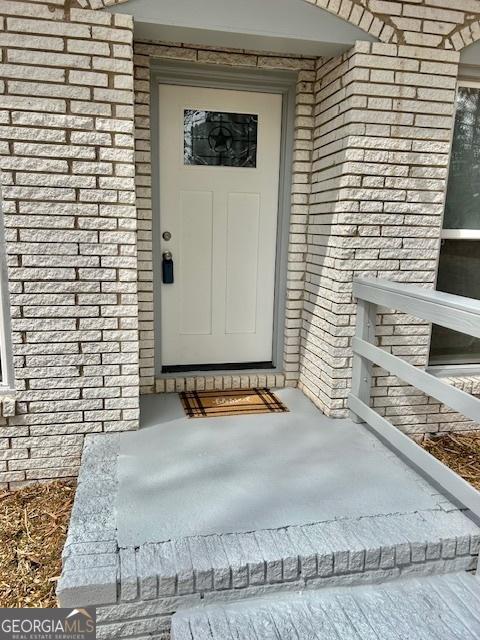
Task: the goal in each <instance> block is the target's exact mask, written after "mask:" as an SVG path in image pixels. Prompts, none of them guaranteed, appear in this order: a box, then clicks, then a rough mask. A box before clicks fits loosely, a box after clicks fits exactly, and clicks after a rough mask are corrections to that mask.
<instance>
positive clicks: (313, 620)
mask: <svg viewBox="0 0 480 640" xmlns="http://www.w3.org/2000/svg"><path fill="white" fill-rule="evenodd" d="M171 638H172V640H339V638H341V639H342V640H478V638H480V577H478V576H477V577H476V576H474V575H472V574H467V573H458V574H448V575H443V576H433V577H423V578H409V579H402V580H395V581H393V582H389V583H384V584H381V585H368V586H356V587H347V588H334V589H321V590H318V591H311V592H303V593H295V594H289V595H282V596H277V597H270V598H256V599H253V600H245V601H243V602H235V603H229V604H228V603H227V604H221V605H219V604H214V605H207V606H205V607H197V608H195V609H189V610H185V611H181V612H177V613H176V614H175V615H174V616H173V619H172V630H171Z"/></svg>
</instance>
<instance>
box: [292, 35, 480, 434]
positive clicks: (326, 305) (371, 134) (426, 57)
mask: <svg viewBox="0 0 480 640" xmlns="http://www.w3.org/2000/svg"><path fill="white" fill-rule="evenodd" d="M458 61H459V54H458V53H457V52H455V51H447V50H443V51H440V50H433V49H428V48H418V47H410V46H407V45H391V44H383V43H378V44H367V43H358V44H357V45H356V46H355V47H354V48H353V49H352V50H351V51H349V52H348V53H346V54H345V55H343V56H341V57H339V58H336V59H334V60H330V61H328V62H327V63H325V64H321V63H320V64H319V65H318V69H317V84H316V111H315V127H316V128H315V134H314V155H313V176H312V193H311V200H310V218H309V226H308V254H307V271H306V284H305V303H304V316H303V319H304V321H303V329H302V361H301V376H300V386H301V387H302V388H303V389H304V391H305V392H306V393H307V395H309V396H310V397H311V398H312V399H313V400H314V401H315V402H316V403H317V404H318V405H319V406H320V407H321V409H322V410H323V411H325V412H326V413H327V414H329V415H333V416H342V415H345V408H346V398H347V394H348V389H349V386H350V377H351V369H350V367H351V360H350V350H349V345H350V339H351V336H352V335H353V332H354V321H355V305H354V303H353V301H352V298H351V283H352V279H353V277H355V276H362V275H365V276H374V277H383V278H386V279H391V280H396V281H400V282H409V283H414V284H420V285H424V286H428V287H432V286H434V284H435V278H436V269H437V258H438V251H439V246H440V231H441V227H442V216H443V208H444V197H445V190H446V181H447V177H448V157H449V151H450V140H451V134H452V126H453V111H454V101H455V85H456V77H457V73H458ZM377 335H378V340H379V344H380V346H382V347H384V348H385V349H387V350H388V351H390V352H391V353H393V354H394V355H398V356H401V357H403V358H405V359H406V360H408V361H409V362H411V363H412V364H415V365H419V366H425V365H426V364H427V363H428V352H429V341H430V327H429V325H428V324H426V323H423V322H421V321H420V320H418V319H417V318H413V317H408V316H405V315H401V314H394V313H392V312H385V313H382V314H381V315H380V316H379V320H378V327H377ZM376 373H377V377H376V380H375V388H374V390H373V396H374V402H373V404H374V406H375V407H376V408H377V409H378V411H379V412H380V413H382V414H384V415H386V416H388V418H389V419H390V420H391V421H392V422H393V423H394V424H396V425H398V426H400V427H401V428H402V429H404V430H406V431H409V432H412V433H416V432H424V431H438V430H447V429H450V428H451V427H452V426H454V427H455V428H457V429H468V428H472V424H471V423H469V422H468V421H465V420H464V419H461V418H460V417H459V416H456V415H455V414H450V413H449V412H448V410H446V409H445V408H444V407H441V406H440V404H439V403H438V402H436V401H433V400H432V399H430V398H426V397H425V396H424V395H423V394H421V393H420V392H418V391H417V390H415V389H412V388H410V387H408V386H406V385H405V384H403V383H401V382H400V381H398V380H397V379H395V378H393V377H392V376H388V375H387V374H386V372H384V371H380V370H378V371H377V372H376ZM452 382H454V383H455V384H456V385H457V386H459V385H460V386H462V385H463V386H464V385H465V384H466V385H467V386H468V381H464V382H462V381H461V380H456V381H452ZM465 388H466V387H465ZM469 389H470V390H471V391H473V392H475V390H476V391H477V392H478V387H475V384H474V382H472V381H470V385H469Z"/></svg>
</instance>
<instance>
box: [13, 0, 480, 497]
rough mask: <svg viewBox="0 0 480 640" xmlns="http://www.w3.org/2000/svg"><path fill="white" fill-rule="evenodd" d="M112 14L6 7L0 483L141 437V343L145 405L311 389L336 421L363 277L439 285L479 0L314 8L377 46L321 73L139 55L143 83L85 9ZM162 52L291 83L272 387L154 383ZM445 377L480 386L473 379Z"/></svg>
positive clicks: (243, 57)
mask: <svg viewBox="0 0 480 640" xmlns="http://www.w3.org/2000/svg"><path fill="white" fill-rule="evenodd" d="M117 2H121V0H76V2H73V3H66V2H64V1H63V0H55V1H54V2H43V1H42V0H40V1H38V0H36V1H35V2H23V1H22V0H0V8H1V12H0V13H1V16H0V27H1V28H0V54H1V60H0V63H1V66H2V68H1V71H2V72H1V74H0V77H1V80H0V104H1V111H0V154H1V162H0V168H1V171H2V184H3V198H4V213H5V227H6V236H7V251H8V260H9V280H10V282H9V287H10V302H11V309H12V328H13V343H14V359H15V362H14V365H15V376H16V395H15V397H13V396H12V397H9V398H8V399H7V400H5V401H4V402H3V404H2V410H1V411H0V458H1V460H2V464H1V468H0V486H2V487H3V486H6V485H7V484H9V483H11V485H12V486H17V485H18V484H21V483H23V482H25V481H31V480H36V479H46V478H55V477H68V476H74V475H76V473H77V469H78V464H79V455H80V451H81V447H82V443H83V436H84V434H85V433H88V432H96V431H116V430H122V429H133V428H136V427H137V426H138V393H139V364H138V356H139V338H140V376H141V388H142V391H143V392H152V391H154V390H156V391H163V390H166V391H171V390H181V389H183V388H192V387H195V388H199V389H201V388H210V387H211V386H213V387H214V388H221V387H230V386H245V385H247V384H257V383H258V384H263V383H264V381H265V383H266V384H268V385H271V386H274V385H283V384H287V385H295V384H297V382H299V384H300V386H301V388H302V389H303V390H304V391H305V392H306V393H307V394H308V395H309V396H310V397H311V398H312V399H313V400H314V401H315V402H316V403H317V404H318V405H319V406H320V408H321V409H322V410H323V411H325V412H326V413H328V414H330V415H334V416H343V415H345V407H346V403H345V400H346V396H347V392H348V387H349V384H350V366H351V362H350V355H351V354H350V349H349V344H350V337H351V335H352V332H353V326H354V320H355V306H354V304H353V301H352V298H351V281H352V278H353V276H354V275H360V274H369V275H380V276H383V277H387V278H391V279H394V280H400V281H409V282H415V283H420V284H423V285H425V286H429V287H431V286H433V285H434V281H435V275H436V262H437V258H438V251H439V239H440V229H441V219H442V213H443V200H444V195H445V185H446V179H447V161H448V153H449V147H450V137H451V133H452V124H453V119H452V114H453V105H454V98H455V80H456V76H457V73H458V60H459V54H458V51H459V50H461V49H462V48H464V47H465V46H466V45H468V44H470V43H471V42H473V41H474V40H477V39H479V38H480V22H479V18H480V3H479V2H478V0H457V2H456V3H455V6H454V7H453V6H451V4H452V3H451V2H447V1H446V0H405V1H403V2H400V1H398V0H317V2H316V4H318V6H319V7H320V8H322V9H326V10H327V11H329V12H331V13H334V14H335V15H338V16H339V17H341V18H344V19H346V20H349V21H350V22H352V23H353V24H355V25H357V26H360V27H361V28H362V29H364V30H365V31H368V32H369V33H371V34H373V35H374V36H376V37H378V38H379V40H380V43H375V44H368V43H365V42H360V43H358V44H357V45H356V46H355V47H354V48H353V49H352V50H351V51H349V52H347V53H345V54H344V55H343V56H340V57H339V58H336V59H333V60H328V61H322V60H317V61H313V60H311V59H302V58H298V57H295V56H291V57H289V56H286V57H279V56H274V55H268V54H263V53H258V52H248V51H232V50H228V51H225V50H222V51H215V50H213V49H198V48H196V47H194V46H185V45H182V46H170V45H166V44H146V43H137V44H136V45H135V49H136V53H135V56H136V60H135V72H134V71H133V63H132V59H133V51H132V24H131V20H130V18H129V17H128V16H126V15H117V16H115V15H111V14H109V13H107V12H103V11H93V9H101V8H102V7H104V6H107V5H112V4H116V3H117ZM70 4H72V5H74V6H72V7H71V8H70ZM152 58H170V59H181V60H186V61H191V62H192V63H195V62H199V63H202V64H227V65H238V66H242V67H245V66H247V67H250V68H252V69H254V68H263V69H266V68H276V69H278V68H286V69H290V70H292V69H294V70H297V71H298V84H297V104H296V126H295V157H294V165H293V176H294V179H293V192H292V209H291V226H290V244H289V256H288V294H287V308H286V318H287V322H286V331H285V349H284V362H285V364H284V371H283V372H281V373H280V374H278V375H277V376H275V378H273V377H271V376H270V377H265V376H264V374H262V373H260V374H257V373H255V374H252V375H250V374H245V375H243V376H202V377H199V378H196V379H194V378H191V377H179V378H172V379H168V380H161V381H160V380H158V381H155V375H154V367H153V356H154V340H153V285H152V255H151V245H152V237H151V224H152V211H151V195H150V190H151V166H150V129H149V117H150V109H149V104H150V95H149V91H150V86H149V77H150V76H149V73H150V61H151V59H152ZM133 82H135V96H136V99H135V114H134V105H133V102H134V99H133V95H134V93H133ZM134 116H135V157H134ZM134 181H135V185H134ZM135 191H136V193H135ZM135 195H136V205H137V210H135ZM137 225H138V235H137ZM137 248H138V254H139V255H138V263H137ZM137 282H138V286H137ZM137 288H138V295H139V301H138V300H137ZM378 333H379V340H380V344H381V345H382V346H383V347H385V348H387V349H389V350H391V351H392V352H393V353H396V354H397V355H401V356H404V357H406V358H408V359H409V361H411V362H413V363H415V364H418V365H420V366H424V365H425V364H426V362H427V357H428V346H429V327H428V325H426V324H424V323H422V322H420V321H418V320H416V319H412V318H406V317H403V316H398V315H396V314H393V313H391V312H385V313H383V314H382V315H381V316H380V317H379V327H378ZM377 374H378V375H377V376H376V379H375V387H374V405H375V406H376V408H377V409H378V410H379V411H380V412H382V413H384V414H386V415H388V417H389V419H391V420H392V421H393V422H394V423H395V424H397V425H398V426H399V427H401V428H402V429H404V430H407V431H409V432H411V433H422V432H424V431H437V430H446V429H466V428H470V427H471V423H468V422H466V421H465V420H463V419H461V418H460V417H459V416H457V415H456V414H452V413H450V412H449V411H448V410H447V409H446V408H445V407H443V406H441V405H440V404H439V403H438V402H436V401H433V400H432V399H428V398H425V397H424V396H423V395H422V394H418V393H417V392H415V391H414V390H412V389H411V388H410V387H406V386H405V385H403V384H402V383H401V382H399V381H398V380H396V379H394V378H391V377H390V376H387V375H385V373H384V372H380V371H379V372H377ZM264 379H265V380H264ZM453 383H454V384H457V385H461V386H463V388H465V389H466V390H471V391H472V392H473V393H478V392H479V388H478V380H477V379H474V380H469V379H468V378H464V379H461V380H455V381H453Z"/></svg>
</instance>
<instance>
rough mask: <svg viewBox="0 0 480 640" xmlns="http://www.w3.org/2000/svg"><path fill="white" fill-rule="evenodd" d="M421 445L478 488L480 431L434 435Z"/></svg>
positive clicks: (479, 486)
mask: <svg viewBox="0 0 480 640" xmlns="http://www.w3.org/2000/svg"><path fill="white" fill-rule="evenodd" d="M422 446H423V447H424V448H425V449H426V450H427V451H428V452H429V453H431V454H432V455H434V456H435V457H436V458H438V459H439V460H440V461H441V462H443V463H444V464H446V465H447V467H450V469H453V471H455V472H456V473H458V475H459V476H461V477H462V478H464V479H465V480H467V481H468V482H470V483H471V484H472V485H473V486H474V487H475V488H476V489H479V490H480V433H478V432H477V433H463V434H452V433H449V434H445V435H441V436H434V437H431V438H429V439H428V440H425V441H424V442H422Z"/></svg>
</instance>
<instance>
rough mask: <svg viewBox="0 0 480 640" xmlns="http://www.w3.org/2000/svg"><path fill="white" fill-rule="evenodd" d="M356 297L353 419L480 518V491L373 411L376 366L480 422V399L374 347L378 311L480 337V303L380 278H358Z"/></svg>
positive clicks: (352, 396) (354, 288)
mask: <svg viewBox="0 0 480 640" xmlns="http://www.w3.org/2000/svg"><path fill="white" fill-rule="evenodd" d="M353 295H354V297H355V298H356V299H357V324H356V330H355V337H354V338H353V343H352V348H353V372H352V391H351V394H350V396H349V398H348V406H349V409H350V410H351V412H352V414H353V418H354V419H355V420H356V421H359V422H366V423H367V425H368V427H369V428H370V429H371V430H372V431H374V432H375V433H376V434H377V435H378V436H379V437H380V438H381V439H382V440H384V441H386V442H387V444H388V445H390V446H392V447H393V448H394V449H396V450H397V451H398V452H399V453H400V454H401V455H402V456H403V457H404V458H406V459H407V460H408V461H409V462H410V463H412V464H413V465H414V466H415V467H416V468H417V469H419V471H421V472H422V473H423V474H424V475H426V476H428V478H429V479H430V480H431V481H432V482H433V483H434V484H436V485H439V486H440V487H441V488H442V489H444V490H445V491H446V492H447V493H448V494H449V495H450V496H451V497H452V498H453V499H455V500H456V501H457V502H459V503H460V504H461V505H463V506H464V507H466V508H467V509H469V510H470V511H471V512H472V513H473V514H474V515H475V516H477V518H479V519H480V492H478V491H477V490H476V489H474V487H472V485H471V484H470V483H468V482H466V481H465V480H463V479H462V478H461V477H460V476H458V475H457V474H456V473H454V472H453V471H451V470H450V469H449V468H448V467H446V466H445V465H444V464H443V463H442V462H440V461H439V460H437V459H436V458H435V457H434V456H432V455H430V454H429V453H428V452H427V451H425V449H423V448H422V447H420V446H419V445H417V444H416V443H415V442H414V441H413V440H412V439H411V438H409V437H408V436H407V435H405V434H404V433H402V432H401V431H400V430H399V429H397V428H396V427H394V426H393V425H392V424H391V423H390V422H389V421H388V420H387V419H386V418H384V417H382V416H380V415H379V414H378V413H377V412H376V411H374V410H373V409H372V408H371V407H370V395H371V382H372V367H373V365H374V364H375V365H378V366H379V367H381V368H382V369H386V370H387V371H388V372H389V373H391V374H393V375H395V376H398V377H399V378H400V379H401V380H403V381H405V382H407V383H408V384H410V385H412V386H414V387H416V388H417V389H420V390H421V391H423V392H424V393H426V394H427V395H429V396H432V397H433V398H436V399H437V400H439V401H440V402H442V403H443V404H446V405H447V406H448V407H450V408H451V409H453V410H455V411H458V412H459V413H462V414H463V415H464V416H466V417H467V418H470V419H472V420H474V421H476V422H480V400H479V399H477V398H475V397H473V396H471V395H469V394H468V393H465V392H464V391H461V390H460V389H456V388H455V387H453V386H452V385H450V384H448V383H446V382H444V381H443V380H441V379H440V378H438V377H435V376H433V375H431V374H429V373H427V372H425V371H423V370H421V369H419V368H417V367H414V366H413V365H411V364H409V363H408V362H405V360H402V359H401V358H398V357H396V356H393V355H391V354H390V353H388V352H386V351H384V350H383V349H380V348H379V347H377V346H375V344H374V342H375V333H376V318H377V307H378V306H381V307H386V308H388V309H394V310H396V311H401V312H404V313H408V314H410V315H413V316H416V317H418V318H421V319H423V320H426V321H428V322H432V323H434V324H437V325H440V326H442V327H447V328H448V329H453V330H455V331H459V332H461V333H466V334H469V335H471V336H474V337H475V338H480V301H479V300H472V299H470V298H463V297H460V296H454V295H450V294H448V293H442V292H440V291H434V290H430V289H424V288H422V287H418V286H414V285H407V284H401V283H397V282H389V281H387V280H381V279H374V278H356V279H355V280H354V282H353Z"/></svg>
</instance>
